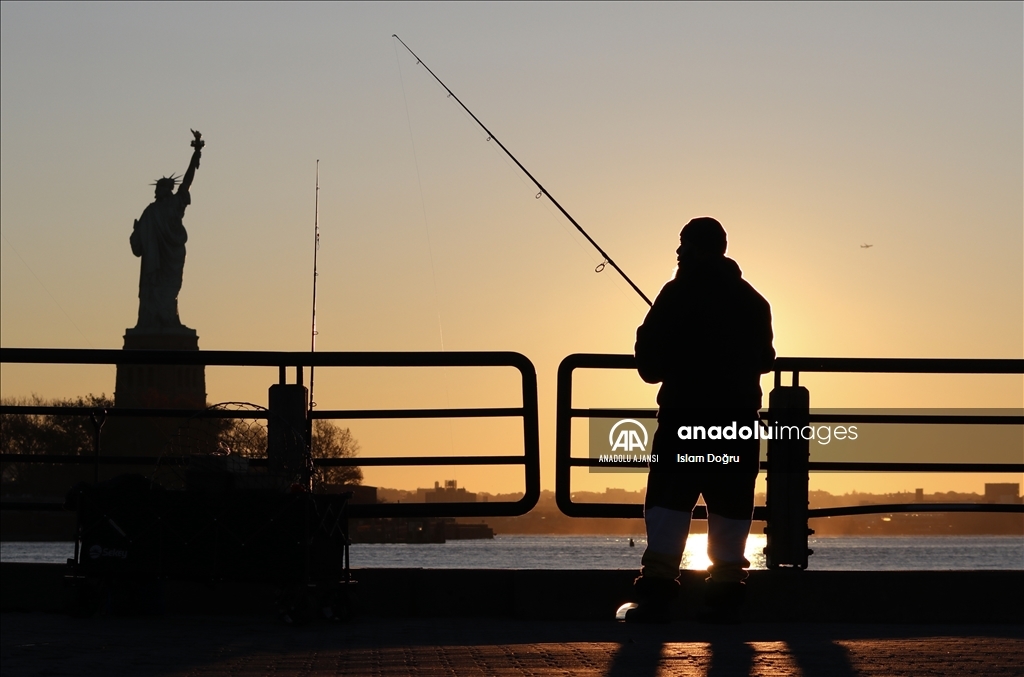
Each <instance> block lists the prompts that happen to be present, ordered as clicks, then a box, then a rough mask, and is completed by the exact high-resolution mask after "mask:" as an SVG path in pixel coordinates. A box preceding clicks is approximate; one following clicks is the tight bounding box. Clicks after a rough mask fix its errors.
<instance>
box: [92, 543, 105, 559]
mask: <svg viewBox="0 0 1024 677" xmlns="http://www.w3.org/2000/svg"><path fill="white" fill-rule="evenodd" d="M102 555H103V546H102V545H99V544H96V545H94V546H92V547H91V548H89V557H91V558H92V559H99V558H100V556H102Z"/></svg>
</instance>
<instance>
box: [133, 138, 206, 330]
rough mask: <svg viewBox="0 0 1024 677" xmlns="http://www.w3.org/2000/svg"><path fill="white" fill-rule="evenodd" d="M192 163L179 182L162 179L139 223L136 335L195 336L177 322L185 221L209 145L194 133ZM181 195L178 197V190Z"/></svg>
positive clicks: (135, 248) (136, 230)
mask: <svg viewBox="0 0 1024 677" xmlns="http://www.w3.org/2000/svg"><path fill="white" fill-rule="evenodd" d="M192 134H193V135H194V136H195V139H193V141H192V147H193V148H194V149H195V150H194V151H193V152H192V161H191V162H190V163H189V165H188V169H187V170H186V171H185V175H184V176H182V177H181V179H180V185H178V184H179V179H177V178H175V177H174V176H173V175H171V176H165V177H163V178H162V179H158V180H157V181H156V182H155V183H154V184H153V185H154V186H156V199H155V200H154V201H153V202H152V204H150V205H149V206H148V207H146V209H145V211H143V212H142V216H141V217H139V218H138V219H137V220H136V221H135V227H134V229H133V230H132V235H131V238H130V242H131V245H132V253H133V254H135V255H136V256H139V257H141V258H142V271H141V273H140V274H139V320H138V323H137V324H136V325H135V331H136V332H145V333H195V330H192V329H189V328H188V327H186V326H185V325H183V324H182V323H181V320H180V319H179V317H178V292H179V291H181V277H182V271H183V270H184V268H185V242H186V241H187V240H188V233H186V232H185V226H184V225H183V224H182V222H181V219H182V217H183V216H184V215H185V208H186V207H187V206H188V205H189V204H190V203H191V202H192V198H191V196H190V195H189V192H188V191H189V188H190V187H191V186H192V179H193V178H194V177H195V173H196V170H197V169H198V168H199V159H200V157H201V156H202V149H203V146H204V145H205V142H204V141H203V140H202V134H200V133H199V132H197V131H195V130H192ZM175 186H177V188H178V190H177V192H175V190H174V188H175Z"/></svg>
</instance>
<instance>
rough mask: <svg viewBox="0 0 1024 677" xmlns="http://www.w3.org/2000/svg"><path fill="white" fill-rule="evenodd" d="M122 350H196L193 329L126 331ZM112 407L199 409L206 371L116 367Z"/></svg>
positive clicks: (198, 368)
mask: <svg viewBox="0 0 1024 677" xmlns="http://www.w3.org/2000/svg"><path fill="white" fill-rule="evenodd" d="M124 349H125V350H199V336H197V335H196V330H195V329H188V328H185V327H182V329H181V330H178V331H146V330H140V329H128V330H126V331H125V334H124ZM114 406H115V407H129V408H138V407H143V408H150V407H159V408H165V409H203V408H205V407H206V368H205V367H203V366H202V365H191V364H188V365H179V364H169V365H151V364H119V365H117V381H116V385H115V386H114Z"/></svg>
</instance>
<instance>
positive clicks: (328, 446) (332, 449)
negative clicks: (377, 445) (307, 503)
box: [312, 418, 363, 484]
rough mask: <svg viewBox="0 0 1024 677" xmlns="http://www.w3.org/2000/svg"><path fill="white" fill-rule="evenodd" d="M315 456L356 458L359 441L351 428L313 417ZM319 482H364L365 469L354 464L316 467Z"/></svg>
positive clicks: (316, 476)
mask: <svg viewBox="0 0 1024 677" xmlns="http://www.w3.org/2000/svg"><path fill="white" fill-rule="evenodd" d="M312 446H313V448H312V452H313V458H354V457H356V456H357V455H359V442H358V441H357V440H356V438H355V437H354V436H353V435H352V431H351V430H350V429H349V428H342V427H340V426H338V425H335V424H334V423H331V422H330V421H328V420H326V419H322V418H317V419H313V445H312ZM314 479H315V481H316V482H317V483H318V484H362V482H363V471H362V470H361V469H360V468H359V467H357V466H354V465H342V466H333V467H328V468H325V467H323V466H321V467H318V468H317V469H316V474H315V478H314Z"/></svg>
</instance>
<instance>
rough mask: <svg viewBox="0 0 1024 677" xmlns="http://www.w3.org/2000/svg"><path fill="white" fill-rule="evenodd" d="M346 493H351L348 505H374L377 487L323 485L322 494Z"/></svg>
mask: <svg viewBox="0 0 1024 677" xmlns="http://www.w3.org/2000/svg"><path fill="white" fill-rule="evenodd" d="M346 491H351V492H352V498H350V499H349V501H348V502H349V503H358V504H360V505H362V504H374V503H376V502H377V487H371V486H367V485H365V484H324V485H323V492H324V493H325V494H343V493H345V492H346Z"/></svg>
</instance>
